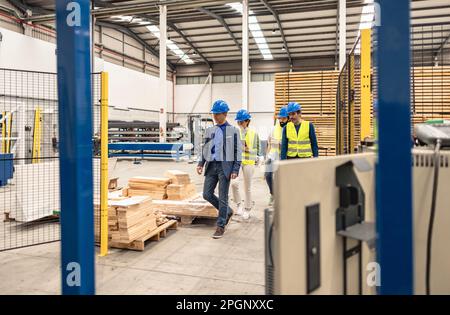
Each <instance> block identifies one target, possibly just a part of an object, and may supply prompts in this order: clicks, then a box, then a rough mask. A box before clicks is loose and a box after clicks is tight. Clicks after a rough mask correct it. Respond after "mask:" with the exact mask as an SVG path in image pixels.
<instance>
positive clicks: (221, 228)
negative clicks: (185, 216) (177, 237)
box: [197, 100, 242, 239]
mask: <svg viewBox="0 0 450 315" xmlns="http://www.w3.org/2000/svg"><path fill="white" fill-rule="evenodd" d="M229 110H230V109H229V107H228V104H227V103H226V102H224V101H222V100H218V101H216V102H214V104H213V106H212V110H211V113H212V114H213V118H214V121H215V123H216V125H215V126H213V127H210V128H208V129H207V130H206V135H205V142H204V145H203V150H202V156H201V159H200V160H199V163H198V165H197V173H198V174H199V175H200V174H202V172H203V168H205V182H204V185H203V198H204V199H205V200H207V201H209V202H210V203H211V204H212V205H213V206H214V207H215V208H216V209H217V210H219V217H218V218H217V229H216V232H215V233H214V235H213V238H216V239H217V238H221V237H222V236H223V234H224V233H225V227H226V226H227V225H228V223H229V221H230V219H231V217H232V216H233V210H232V209H231V208H230V207H229V204H228V191H229V189H230V181H231V180H234V179H236V178H237V177H238V175H239V169H240V167H241V156H242V152H241V146H240V134H239V130H238V128H236V127H233V126H232V125H230V124H229V123H228V122H227V114H228V112H229ZM217 184H219V196H218V197H217V196H216V195H215V194H214V190H215V189H216V186H217Z"/></svg>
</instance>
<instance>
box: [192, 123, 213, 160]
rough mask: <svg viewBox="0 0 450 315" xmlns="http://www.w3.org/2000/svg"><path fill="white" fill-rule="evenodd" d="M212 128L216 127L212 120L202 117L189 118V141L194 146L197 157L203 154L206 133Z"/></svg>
mask: <svg viewBox="0 0 450 315" xmlns="http://www.w3.org/2000/svg"><path fill="white" fill-rule="evenodd" d="M211 126H214V122H213V120H212V118H204V117H202V116H201V115H189V116H188V128H189V140H190V142H191V143H192V144H193V145H194V155H195V156H199V155H200V154H201V152H202V144H203V138H204V135H205V131H206V129H207V128H208V127H211Z"/></svg>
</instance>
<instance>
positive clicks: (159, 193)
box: [128, 176, 170, 200]
mask: <svg viewBox="0 0 450 315" xmlns="http://www.w3.org/2000/svg"><path fill="white" fill-rule="evenodd" d="M169 184H170V179H169V178H161V177H144V176H136V177H132V178H130V179H129V180H128V186H129V188H128V195H129V196H150V197H151V198H152V199H160V200H162V199H166V198H167V186H168V185H169Z"/></svg>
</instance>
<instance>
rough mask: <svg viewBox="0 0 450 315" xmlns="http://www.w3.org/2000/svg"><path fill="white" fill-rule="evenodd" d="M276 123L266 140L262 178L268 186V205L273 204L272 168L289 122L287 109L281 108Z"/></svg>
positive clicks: (278, 156) (277, 157)
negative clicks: (264, 168)
mask: <svg viewBox="0 0 450 315" xmlns="http://www.w3.org/2000/svg"><path fill="white" fill-rule="evenodd" d="M277 118H278V119H277V121H276V123H275V126H274V128H273V131H272V133H271V135H270V136H269V139H268V147H267V152H268V154H267V157H266V162H265V165H266V171H265V174H264V177H265V179H266V183H267V186H269V191H270V200H269V205H272V204H273V168H274V167H275V161H278V160H280V148H281V138H282V135H283V128H284V127H285V126H286V125H287V123H288V121H289V115H288V112H287V107H282V108H281V109H280V112H279V113H278V116H277Z"/></svg>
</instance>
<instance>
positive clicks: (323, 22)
mask: <svg viewBox="0 0 450 315" xmlns="http://www.w3.org/2000/svg"><path fill="white" fill-rule="evenodd" d="M9 2H11V3H13V4H15V5H16V6H18V7H22V9H30V10H31V11H32V12H33V15H32V16H31V17H30V18H29V20H30V21H33V22H35V23H44V24H45V23H50V24H51V23H53V22H52V21H53V20H54V1H50V0H22V1H20V0H12V1H9ZM230 2H238V0H227V1H211V0H165V1H137V0H135V1H125V0H115V1H113V0H110V1H106V0H105V1H100V0H96V1H94V5H95V8H94V10H93V14H94V16H95V17H96V21H97V23H98V24H99V25H104V26H110V27H116V28H117V29H119V30H123V31H126V32H127V33H128V34H132V35H133V36H137V37H139V39H140V40H142V41H143V42H145V43H146V44H147V45H148V47H150V48H151V49H153V52H155V53H156V54H157V53H158V50H159V47H158V43H159V39H158V37H157V36H155V34H153V33H151V32H149V29H148V26H149V25H156V26H158V19H159V8H158V5H159V4H166V5H167V11H168V15H167V20H168V30H169V32H168V36H169V39H170V40H171V41H172V42H173V43H175V44H176V45H177V46H178V47H179V48H180V49H181V50H182V51H183V53H184V54H186V55H187V56H189V58H190V59H191V60H192V61H193V62H194V63H195V64H208V65H210V64H213V63H219V62H227V61H238V60H241V45H242V37H241V23H242V17H241V14H240V13H239V12H237V11H236V10H234V9H233V8H232V7H230V6H229V5H227V4H228V3H230ZM368 2H371V1H368V0H347V34H346V35H347V48H348V49H351V47H352V46H353V45H354V43H355V41H356V39H357V37H358V34H359V28H360V24H361V20H362V17H363V16H364V14H365V13H364V7H365V6H366V5H367V3H368ZM338 3H339V1H338V0H249V5H250V10H251V12H252V15H254V16H255V17H256V19H257V21H258V23H259V25H260V28H261V31H262V34H263V36H264V38H265V40H266V42H267V45H268V48H269V49H270V52H271V54H272V57H273V60H285V61H292V60H296V59H304V58H310V57H335V56H336V55H337V52H338V44H339V40H338V12H339V10H338ZM381 16H382V14H381ZM411 16H412V24H413V26H414V29H413V31H412V37H413V47H420V49H421V50H424V49H428V50H430V51H432V52H438V51H442V49H446V48H447V46H448V45H449V36H450V3H449V1H448V0H414V1H412V8H411ZM249 54H250V60H251V61H258V60H263V59H264V57H263V55H262V54H261V51H260V49H259V48H258V45H257V43H256V42H255V38H253V37H252V36H251V35H250V43H249ZM168 61H169V62H170V63H172V64H175V65H178V64H183V62H182V60H181V58H180V56H179V55H176V54H171V53H170V52H169V54H168Z"/></svg>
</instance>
